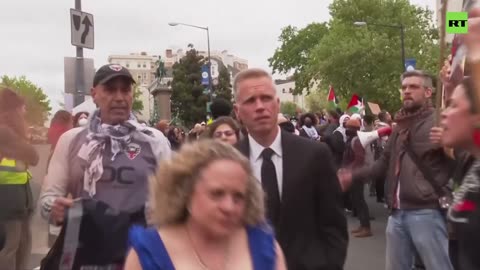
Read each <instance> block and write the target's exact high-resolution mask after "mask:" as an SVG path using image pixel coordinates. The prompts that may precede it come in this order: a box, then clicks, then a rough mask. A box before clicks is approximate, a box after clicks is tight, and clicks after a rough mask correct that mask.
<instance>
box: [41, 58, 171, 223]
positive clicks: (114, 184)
mask: <svg viewBox="0 0 480 270" xmlns="http://www.w3.org/2000/svg"><path fill="white" fill-rule="evenodd" d="M134 82H135V81H134V79H133V77H132V75H131V74H130V72H129V71H128V70H127V69H126V68H124V67H122V66H120V65H105V66H103V67H101V68H100V69H99V70H98V71H97V72H96V74H95V77H94V81H93V88H92V90H91V92H92V98H93V100H94V102H95V104H97V106H98V108H99V109H98V110H97V111H95V112H94V113H93V115H92V116H91V117H90V121H89V124H88V126H87V127H79V128H75V129H72V130H69V131H67V132H66V133H64V134H63V135H62V136H61V137H60V140H59V141H58V144H57V146H56V148H55V152H54V153H53V156H52V159H51V161H50V164H49V168H48V174H47V176H46V178H45V181H44V186H43V189H42V194H41V196H40V204H41V206H42V208H41V210H42V215H43V216H44V217H45V218H47V219H48V220H49V221H51V222H52V223H54V224H62V223H63V221H64V220H63V219H64V216H65V211H66V209H67V208H69V207H71V206H72V203H73V201H72V199H71V198H68V197H67V195H68V194H70V195H72V197H73V199H75V198H92V199H95V200H98V201H102V202H105V203H106V204H108V206H109V207H111V208H113V209H115V210H118V211H123V212H127V213H132V214H134V213H137V212H139V211H143V209H144V206H145V203H146V201H147V194H148V192H147V187H148V177H149V176H150V175H151V174H153V173H154V171H155V170H156V168H157V165H158V163H159V162H160V161H161V160H163V159H166V158H169V157H170V154H171V150H170V146H169V143H168V140H167V138H166V137H165V136H164V135H163V134H162V133H161V132H160V131H158V130H156V129H153V128H149V127H145V126H143V125H141V124H139V123H138V122H137V121H136V119H135V117H134V116H133V115H132V103H133V84H134Z"/></svg>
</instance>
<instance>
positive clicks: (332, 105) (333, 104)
mask: <svg viewBox="0 0 480 270" xmlns="http://www.w3.org/2000/svg"><path fill="white" fill-rule="evenodd" d="M337 107H338V100H337V97H336V96H335V92H334V91H333V86H331V85H330V89H329V90H328V108H329V109H336V108H337Z"/></svg>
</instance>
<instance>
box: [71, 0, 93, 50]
mask: <svg viewBox="0 0 480 270" xmlns="http://www.w3.org/2000/svg"><path fill="white" fill-rule="evenodd" d="M70 23H71V31H72V36H71V40H72V45H73V46H77V47H82V48H88V49H93V48H94V28H93V15H92V14H90V13H86V12H82V11H80V10H76V9H73V8H72V9H70Z"/></svg>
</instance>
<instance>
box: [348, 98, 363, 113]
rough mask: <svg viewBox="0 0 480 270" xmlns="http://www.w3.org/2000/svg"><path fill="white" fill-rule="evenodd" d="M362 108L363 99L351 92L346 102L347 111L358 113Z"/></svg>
mask: <svg viewBox="0 0 480 270" xmlns="http://www.w3.org/2000/svg"><path fill="white" fill-rule="evenodd" d="M363 109H364V106H363V100H362V98H361V97H359V96H358V95H357V94H353V96H352V99H351V100H350V103H348V106H347V111H348V112H349V113H360V112H361V111H362V110H363Z"/></svg>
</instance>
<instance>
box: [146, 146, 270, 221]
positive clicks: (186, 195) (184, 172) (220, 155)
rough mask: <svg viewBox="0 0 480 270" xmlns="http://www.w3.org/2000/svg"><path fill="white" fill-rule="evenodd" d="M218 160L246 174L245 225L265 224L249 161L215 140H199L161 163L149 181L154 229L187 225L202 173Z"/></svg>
mask: <svg viewBox="0 0 480 270" xmlns="http://www.w3.org/2000/svg"><path fill="white" fill-rule="evenodd" d="M217 160H231V161H234V162H236V163H238V164H240V165H241V166H242V167H243V169H244V170H245V171H246V172H247V175H248V181H247V191H246V194H245V215H244V218H243V222H244V224H245V225H259V224H262V223H264V222H265V206H264V201H263V200H264V196H263V190H262V187H261V186H260V183H259V181H258V180H257V179H256V178H255V176H254V175H253V172H252V168H251V166H250V162H249V161H248V159H247V158H246V157H245V156H243V155H242V154H241V153H240V152H239V151H238V150H236V149H235V148H234V147H233V146H231V145H228V144H225V143H223V142H219V141H215V140H208V139H205V140H201V141H198V142H195V143H191V144H185V145H183V146H182V148H181V149H180V151H179V152H178V153H176V154H175V155H174V156H173V158H172V159H170V160H165V161H162V162H161V164H160V167H159V168H158V170H157V173H156V175H155V176H153V177H151V178H150V199H149V203H150V207H151V212H150V214H151V215H152V216H151V219H150V220H149V221H150V222H152V223H153V224H155V225H157V226H161V225H174V224H182V223H184V222H186V221H187V219H188V217H189V212H188V210H187V207H188V204H189V203H190V200H191V196H192V194H193V191H194V187H195V184H196V183H197V181H198V179H199V177H200V174H201V172H202V171H203V170H204V169H205V168H206V167H208V166H209V165H210V164H212V163H213V162H214V161H217Z"/></svg>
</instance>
